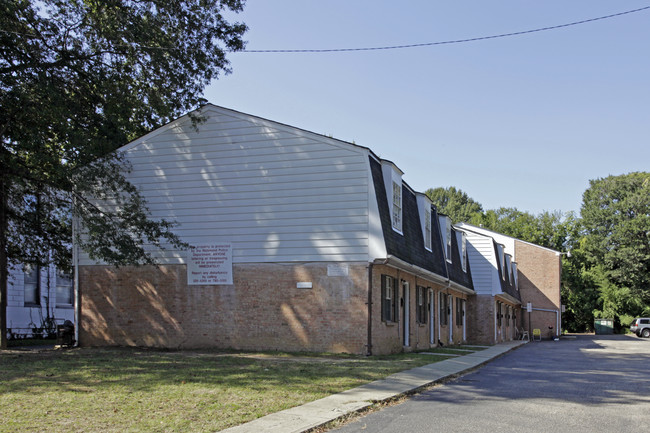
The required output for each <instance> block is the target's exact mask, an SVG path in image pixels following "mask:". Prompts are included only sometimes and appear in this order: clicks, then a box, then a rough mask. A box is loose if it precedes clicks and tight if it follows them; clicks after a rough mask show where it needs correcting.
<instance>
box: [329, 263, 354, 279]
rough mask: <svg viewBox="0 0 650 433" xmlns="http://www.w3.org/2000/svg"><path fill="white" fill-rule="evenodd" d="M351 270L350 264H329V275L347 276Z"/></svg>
mask: <svg viewBox="0 0 650 433" xmlns="http://www.w3.org/2000/svg"><path fill="white" fill-rule="evenodd" d="M349 272H350V267H349V266H348V265H338V264H337V265H327V276H328V277H347V276H348V274H349Z"/></svg>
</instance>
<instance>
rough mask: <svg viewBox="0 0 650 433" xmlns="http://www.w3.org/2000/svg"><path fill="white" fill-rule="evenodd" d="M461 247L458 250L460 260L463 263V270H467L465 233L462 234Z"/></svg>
mask: <svg viewBox="0 0 650 433" xmlns="http://www.w3.org/2000/svg"><path fill="white" fill-rule="evenodd" d="M462 237H463V238H462V241H461V242H462V248H461V252H460V260H461V263H462V265H463V272H467V235H465V233H463V235H462Z"/></svg>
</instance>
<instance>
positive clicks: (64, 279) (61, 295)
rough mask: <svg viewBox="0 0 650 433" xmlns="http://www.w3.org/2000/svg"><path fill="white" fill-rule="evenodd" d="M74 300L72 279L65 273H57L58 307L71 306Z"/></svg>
mask: <svg viewBox="0 0 650 433" xmlns="http://www.w3.org/2000/svg"><path fill="white" fill-rule="evenodd" d="M72 300H73V284H72V277H71V276H70V275H69V274H66V273H65V272H63V271H57V272H56V305H57V306H70V305H72Z"/></svg>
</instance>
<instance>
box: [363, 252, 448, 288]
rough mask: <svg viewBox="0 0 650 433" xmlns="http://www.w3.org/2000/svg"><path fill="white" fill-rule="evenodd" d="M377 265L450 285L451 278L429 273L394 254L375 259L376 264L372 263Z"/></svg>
mask: <svg viewBox="0 0 650 433" xmlns="http://www.w3.org/2000/svg"><path fill="white" fill-rule="evenodd" d="M372 263H374V264H377V265H386V264H387V265H392V266H394V267H396V268H398V269H402V270H404V271H408V272H410V273H412V274H414V275H417V276H420V277H422V278H424V279H427V280H430V281H433V282H435V283H438V284H443V285H448V284H449V278H445V277H443V276H442V275H438V274H436V273H435V272H431V271H428V270H426V269H424V268H421V267H419V266H416V265H412V264H410V263H408V262H405V261H404V260H402V259H398V258H397V257H395V256H394V255H392V254H389V255H388V257H386V258H385V259H375V261H374V262H372Z"/></svg>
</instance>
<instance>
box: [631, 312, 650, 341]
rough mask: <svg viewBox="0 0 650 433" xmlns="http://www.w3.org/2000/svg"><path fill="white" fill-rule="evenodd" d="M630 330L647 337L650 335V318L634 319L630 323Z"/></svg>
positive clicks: (639, 335)
mask: <svg viewBox="0 0 650 433" xmlns="http://www.w3.org/2000/svg"><path fill="white" fill-rule="evenodd" d="M630 331H632V332H634V333H635V334H636V335H637V336H638V337H643V338H649V337H650V319H649V318H647V317H641V318H639V319H634V321H633V322H632V325H630Z"/></svg>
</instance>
